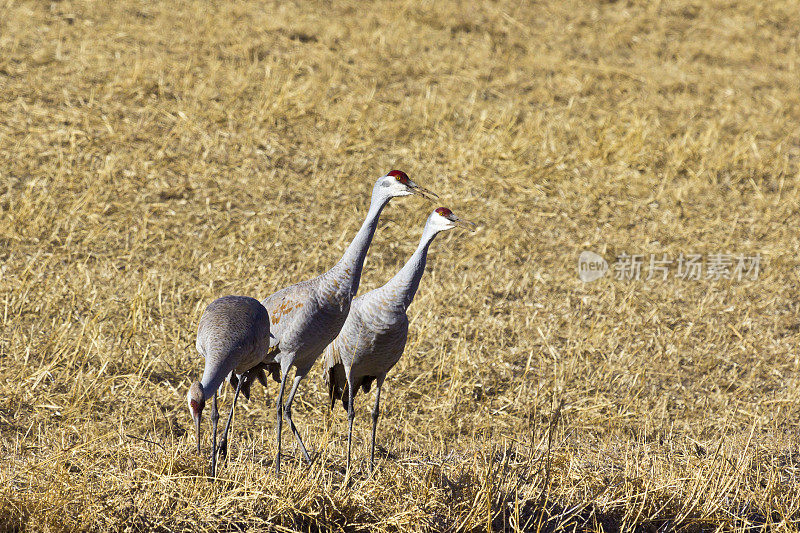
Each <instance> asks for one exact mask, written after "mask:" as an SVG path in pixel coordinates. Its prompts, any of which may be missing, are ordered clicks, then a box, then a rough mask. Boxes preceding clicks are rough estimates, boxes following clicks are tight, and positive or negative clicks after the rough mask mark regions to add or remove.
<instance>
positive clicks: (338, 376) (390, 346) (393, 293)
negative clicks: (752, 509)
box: [323, 207, 475, 475]
mask: <svg viewBox="0 0 800 533" xmlns="http://www.w3.org/2000/svg"><path fill="white" fill-rule="evenodd" d="M456 226H461V227H464V228H467V229H469V230H474V229H475V224H473V223H472V222H467V221H465V220H462V219H460V218H458V217H457V216H456V215H454V214H453V212H452V211H450V210H449V209H447V208H446V207H440V208H438V209H436V210H435V211H434V212H433V213H431V215H430V216H429V217H428V220H427V221H426V223H425V229H424V230H423V231H422V239H421V240H420V242H419V246H417V249H416V251H414V253H413V255H412V256H411V258H410V259H409V260H408V262H407V263H406V264H405V265H404V266H403V268H402V269H400V271H399V272H398V273H397V274H396V275H395V276H394V277H393V278H392V279H391V280H390V281H389V282H388V283H387V284H386V285H384V286H383V287H379V288H377V289H375V290H372V291H369V292H368V293H366V294H362V295H361V296H359V297H358V298H356V299H355V300H353V304H352V306H351V308H350V314H349V315H347V320H346V321H345V323H344V326H343V327H342V330H341V331H340V332H339V335H338V336H337V337H336V339H335V340H334V341H333V343H331V344H330V345H329V346H328V347H327V348H326V349H325V356H324V357H325V359H324V363H323V364H324V365H325V367H324V369H323V376H324V378H325V381H326V382H327V384H328V392H329V394H330V399H331V409H333V406H334V404H335V403H336V400H337V399H339V400H342V406H343V407H344V408H345V410H346V411H347V417H348V423H349V427H348V430H347V473H348V475H349V473H350V447H351V443H352V440H353V419H354V418H355V409H354V406H353V400H354V398H355V396H356V393H357V392H358V389H359V387H360V388H361V389H363V390H364V392H365V393H367V392H369V389H370V387H371V385H372V382H373V381H375V382H376V384H377V387H376V391H375V405H374V407H373V409H372V446H371V449H370V454H369V458H370V459H369V460H370V471H371V470H372V469H373V468H374V465H375V429H376V427H377V425H378V415H379V412H380V411H379V410H380V399H381V387H382V386H383V380H384V379H386V374H387V372H389V370H391V368H392V367H393V366H394V365H395V363H397V361H399V360H400V356H401V355H403V349H404V348H405V346H406V338H407V335H408V316H407V315H406V310H407V309H408V306H409V305H411V302H412V300H414V295H415V294H416V292H417V288H418V287H419V282H420V279H422V274H423V272H425V258H426V256H427V254H428V247H429V246H430V244H431V242H432V241H433V239H434V237H436V235H437V234H438V233H439V232H441V231H447V230H449V229H452V228H454V227H456Z"/></svg>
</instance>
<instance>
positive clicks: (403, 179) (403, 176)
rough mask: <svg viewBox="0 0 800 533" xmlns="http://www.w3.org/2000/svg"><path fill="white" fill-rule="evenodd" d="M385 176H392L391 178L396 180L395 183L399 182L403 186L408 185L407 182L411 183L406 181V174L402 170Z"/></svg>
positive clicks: (393, 171)
mask: <svg viewBox="0 0 800 533" xmlns="http://www.w3.org/2000/svg"><path fill="white" fill-rule="evenodd" d="M387 176H392V177H393V178H396V179H397V181H399V182H400V183H402V184H403V185H408V182H409V181H411V180H409V179H408V174H406V173H405V172H403V171H402V170H392V171H391V172H389V173H388V174H387Z"/></svg>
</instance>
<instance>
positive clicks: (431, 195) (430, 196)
mask: <svg viewBox="0 0 800 533" xmlns="http://www.w3.org/2000/svg"><path fill="white" fill-rule="evenodd" d="M408 186H409V188H410V189H411V192H412V193H414V194H416V195H419V196H422V197H423V198H425V199H426V200H430V201H431V202H432V201H434V200H436V199H438V198H439V195H437V194H436V193H435V192H433V191H431V190H428V189H426V188H425V187H420V186H419V185H417V184H416V183H414V182H413V181H412V182H411V183H409V185H408Z"/></svg>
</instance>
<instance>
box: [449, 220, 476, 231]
mask: <svg viewBox="0 0 800 533" xmlns="http://www.w3.org/2000/svg"><path fill="white" fill-rule="evenodd" d="M453 224H455V225H456V226H458V227H460V228H464V229H468V230H469V231H475V229H477V227H478V226H477V225H476V224H475V223H474V222H470V221H469V220H464V219H463V218H458V217H456V219H455V220H453Z"/></svg>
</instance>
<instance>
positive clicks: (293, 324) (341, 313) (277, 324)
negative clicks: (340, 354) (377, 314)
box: [262, 265, 360, 374]
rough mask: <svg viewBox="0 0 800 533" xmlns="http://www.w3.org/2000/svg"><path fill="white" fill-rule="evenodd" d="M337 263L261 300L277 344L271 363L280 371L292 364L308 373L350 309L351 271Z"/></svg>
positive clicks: (300, 370)
mask: <svg viewBox="0 0 800 533" xmlns="http://www.w3.org/2000/svg"><path fill="white" fill-rule="evenodd" d="M337 267H338V265H337ZM337 267H334V269H331V270H330V271H328V272H326V273H325V274H323V275H321V276H318V277H316V278H314V279H311V280H308V281H303V282H300V283H297V284H295V285H291V286H289V287H286V288H285V289H282V290H280V291H278V292H276V293H275V294H273V295H271V296H269V297H268V298H266V299H265V300H264V301H263V302H262V303H263V305H264V307H266V308H267V311H268V313H269V317H270V327H271V331H272V335H273V336H274V337H275V341H274V343H275V344H277V348H278V351H277V352H276V353H275V356H274V365H277V366H280V367H281V370H282V371H285V370H288V367H289V365H294V366H295V368H296V369H297V372H298V374H306V373H308V371H309V370H310V369H311V367H312V366H313V365H314V362H315V361H316V360H317V358H318V357H319V355H320V354H321V353H322V351H323V350H324V349H325V347H326V346H327V345H328V344H330V342H331V341H332V340H333V339H334V338H335V337H336V335H337V334H338V333H339V330H340V329H341V328H342V325H343V324H344V321H345V319H346V318H347V313H348V312H349V311H350V301H351V300H352V290H353V281H352V280H351V279H348V278H350V277H351V275H350V274H348V272H347V271H346V270H347V269H345V268H342V269H340V268H337ZM359 278H360V276H359ZM357 286H358V282H357V281H356V282H355V287H356V288H357ZM284 367H285V368H284ZM273 370H274V369H273ZM273 373H274V372H273Z"/></svg>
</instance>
